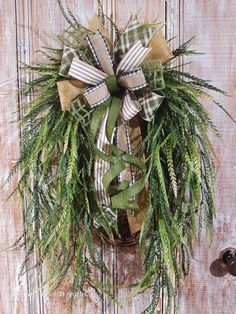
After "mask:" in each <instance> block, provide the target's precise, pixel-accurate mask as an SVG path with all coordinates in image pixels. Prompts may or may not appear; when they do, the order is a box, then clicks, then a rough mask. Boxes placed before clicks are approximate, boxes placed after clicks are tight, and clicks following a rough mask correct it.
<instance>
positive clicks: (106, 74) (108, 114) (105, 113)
mask: <svg viewBox="0 0 236 314" xmlns="http://www.w3.org/2000/svg"><path fill="white" fill-rule="evenodd" d="M138 23H139V22H138ZM139 26H140V27H141V25H140V23H139V24H138V25H137V20H133V21H131V22H130V24H129V25H128V27H127V28H126V30H125V32H124V33H123V35H122V36H121V38H120V43H118V45H117V47H116V48H115V51H114V53H115V54H118V55H119V57H120V56H122V58H121V60H120V62H119V64H118V65H117V67H116V70H114V67H115V65H114V62H113V59H112V56H111V54H110V51H109V48H108V45H107V42H106V40H105V38H104V37H103V35H102V33H101V32H100V31H97V32H96V33H95V34H94V35H88V36H87V37H86V39H87V42H88V44H89V47H90V49H91V52H92V54H93V56H94V59H95V61H96V65H97V68H95V67H94V66H91V65H89V64H87V63H85V62H83V61H82V60H80V59H79V56H78V55H75V53H74V51H73V52H72V51H68V48H67V47H66V53H67V56H66V57H68V53H70V55H71V53H72V54H74V56H73V61H72V63H71V66H70V68H69V72H68V68H67V69H66V71H67V72H68V74H69V75H70V76H72V77H73V78H75V79H78V80H80V81H82V82H84V83H87V84H88V85H90V86H89V87H87V88H85V89H84V91H83V95H84V97H85V98H86V100H87V101H88V103H89V105H90V106H91V107H96V108H95V110H94V113H93V117H92V121H91V133H92V135H93V137H94V139H95V138H96V141H97V142H96V149H95V150H96V153H97V157H96V159H95V165H94V176H95V189H96V192H97V198H98V203H99V204H100V205H101V206H103V207H106V208H122V209H128V208H130V209H135V208H138V206H137V204H136V203H135V202H134V197H135V195H136V194H137V193H139V192H140V191H141V190H142V189H143V187H144V186H145V183H146V178H147V170H146V166H145V163H144V162H143V161H142V160H139V159H138V158H136V157H135V156H133V155H132V151H131V149H132V148H131V147H130V145H128V154H127V153H125V152H124V151H122V150H120V149H119V148H118V147H117V146H115V145H113V139H114V135H115V129H116V125H117V120H118V116H119V115H121V116H122V117H123V118H124V120H125V121H129V120H130V119H132V118H133V117H134V116H135V115H136V114H137V113H139V114H140V116H141V117H142V118H143V119H145V120H147V121H150V120H151V119H152V118H153V116H154V113H155V111H156V109H157V108H158V107H159V106H160V103H161V101H162V100H163V96H160V95H157V94H155V93H152V92H151V91H149V90H148V89H144V88H145V87H146V86H147V83H146V80H145V77H144V74H143V71H142V68H141V67H140V64H141V63H142V62H143V60H144V59H145V58H146V56H147V55H148V53H149V51H150V49H149V48H145V47H144V46H143V44H144V45H145V46H146V45H147V43H148V41H149V40H150V38H151V36H152V34H153V30H152V32H151V31H150V29H148V28H147V30H148V31H147V33H145V32H144V29H142V31H141V30H140V27H139ZM130 34H132V35H134V34H136V36H135V37H136V38H135V39H136V41H135V43H134V44H133V45H132V44H131V43H132V40H131V41H130V40H127V38H129V36H130ZM141 35H142V36H141ZM127 36H128V37H127ZM126 37H127V38H126ZM63 69H65V65H64V64H63V67H62V70H63ZM61 74H62V73H61ZM64 74H65V73H64ZM137 90H140V91H141V90H142V93H140V96H139V97H137V96H136V95H135V91H137ZM126 123H128V122H126ZM118 127H119V126H118ZM125 136H126V139H127V142H129V134H128V132H126V134H125ZM127 164H130V165H133V166H136V167H138V168H139V169H140V170H141V171H142V173H143V177H142V178H141V179H139V180H138V181H137V182H134V181H135V180H134V178H133V175H132V176H131V178H132V185H131V186H130V182H127V181H125V180H123V181H121V173H122V171H123V170H124V169H125V168H126V165H127ZM131 169H132V168H131ZM117 178H118V181H121V182H119V183H120V184H114V179H117Z"/></svg>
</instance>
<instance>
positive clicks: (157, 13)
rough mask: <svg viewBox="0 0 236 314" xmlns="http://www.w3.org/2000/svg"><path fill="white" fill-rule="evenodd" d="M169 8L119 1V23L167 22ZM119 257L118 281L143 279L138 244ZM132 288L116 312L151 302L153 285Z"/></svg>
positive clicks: (155, 2) (149, 1) (122, 292)
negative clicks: (137, 20)
mask: <svg viewBox="0 0 236 314" xmlns="http://www.w3.org/2000/svg"><path fill="white" fill-rule="evenodd" d="M165 9H166V7H165V1H160V0H146V1H127V0H122V1H120V0H119V1H116V2H115V20H116V23H117V24H118V26H119V27H124V26H125V24H126V23H127V22H128V20H129V18H130V15H132V14H136V13H138V12H139V14H138V17H139V18H140V21H149V22H150V21H152V20H154V19H156V18H158V20H159V21H162V22H165ZM116 260H117V262H116V263H117V264H116V265H115V274H116V283H117V284H118V285H120V286H125V285H129V284H131V283H135V282H138V281H139V278H140V274H141V271H142V267H141V264H142V262H141V258H140V254H139V250H138V246H137V245H134V246H131V247H118V248H117V249H116ZM131 291H132V289H131V288H120V289H118V290H117V292H116V293H117V296H118V300H119V301H120V303H121V304H122V305H123V308H122V309H120V308H119V307H115V313H119V314H121V313H122V314H128V313H132V314H136V313H141V312H142V311H143V310H144V309H145V308H146V307H147V306H148V305H149V303H150V297H151V290H150V289H148V290H146V291H145V293H143V294H142V295H139V296H137V297H135V298H132V297H131ZM157 313H159V311H158V312H157Z"/></svg>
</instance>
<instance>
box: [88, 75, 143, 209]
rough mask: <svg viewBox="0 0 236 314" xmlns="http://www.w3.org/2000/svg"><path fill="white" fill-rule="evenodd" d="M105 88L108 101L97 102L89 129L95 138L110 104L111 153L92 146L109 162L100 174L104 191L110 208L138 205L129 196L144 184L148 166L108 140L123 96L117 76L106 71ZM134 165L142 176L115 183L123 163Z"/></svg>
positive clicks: (124, 166)
mask: <svg viewBox="0 0 236 314" xmlns="http://www.w3.org/2000/svg"><path fill="white" fill-rule="evenodd" d="M106 83H107V86H108V89H109V91H110V93H111V95H112V97H111V98H109V99H108V100H107V101H105V102H104V103H102V104H101V105H100V106H98V107H97V108H96V109H95V110H94V112H93V116H92V120H91V124H90V132H91V135H92V137H93V139H94V140H95V138H96V134H97V131H98V129H99V126H100V124H101V121H102V118H103V116H104V114H105V112H106V111H107V109H108V108H109V112H108V118H107V123H106V137H107V139H108V141H109V143H110V148H111V152H109V153H110V154H109V155H108V154H106V153H103V152H102V151H100V150H99V149H98V148H97V147H96V145H95V144H94V150H95V153H96V154H97V156H98V157H99V158H101V159H103V160H104V161H106V162H108V163H110V164H111V167H110V169H109V170H108V171H107V172H106V173H105V175H104V176H103V179H102V182H103V185H104V188H105V190H106V192H107V193H108V194H109V195H110V197H111V204H112V208H117V209H133V210H135V209H139V206H138V204H137V203H136V202H134V201H131V200H130V199H131V198H132V197H133V196H135V195H136V194H138V193H139V192H140V191H142V189H143V188H144V187H145V184H146V182H147V176H148V174H147V169H146V165H145V163H144V162H143V161H142V160H140V159H138V158H137V157H135V156H133V155H131V154H127V153H126V152H124V151H122V150H121V149H119V148H118V147H116V146H115V145H113V144H112V143H111V139H112V133H113V130H114V128H115V126H116V123H117V119H118V116H119V112H120V109H121V105H122V99H121V97H120V95H119V93H120V90H119V87H118V84H117V80H116V76H115V75H109V76H107V78H106ZM127 164H129V165H133V166H135V167H137V168H138V169H139V170H141V171H142V172H143V177H142V178H141V179H139V180H138V181H136V182H135V183H134V184H133V185H131V186H129V181H127V180H123V181H122V183H121V184H119V185H118V184H114V181H115V179H116V178H117V176H118V175H119V174H120V173H121V172H122V171H123V170H124V169H125V168H126V165H127Z"/></svg>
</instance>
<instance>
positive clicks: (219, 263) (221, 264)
mask: <svg viewBox="0 0 236 314" xmlns="http://www.w3.org/2000/svg"><path fill="white" fill-rule="evenodd" d="M210 272H211V274H212V275H213V276H215V277H222V276H225V275H226V274H227V273H228V274H230V275H232V276H236V249H235V248H232V247H229V248H227V249H224V250H223V251H222V252H221V253H220V255H219V257H218V258H217V259H216V260H214V261H213V262H212V263H211V266H210Z"/></svg>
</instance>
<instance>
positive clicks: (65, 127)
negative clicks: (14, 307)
mask: <svg viewBox="0 0 236 314" xmlns="http://www.w3.org/2000/svg"><path fill="white" fill-rule="evenodd" d="M58 2H59V5H60V8H61V10H62V13H63V15H64V17H65V18H66V20H67V21H68V23H69V28H68V29H66V30H65V34H64V35H63V36H58V39H59V40H60V41H61V43H62V45H63V46H64V48H63V49H54V48H44V50H43V51H42V52H43V54H44V55H45V56H46V57H47V58H48V60H49V62H48V63H43V64H34V65H25V66H24V68H25V69H26V70H27V71H28V72H29V73H30V75H31V78H32V79H31V80H30V81H29V82H26V83H25V85H24V87H23V88H22V89H21V90H20V92H21V93H23V95H25V96H27V97H28V98H30V99H31V100H30V101H28V102H26V103H25V104H24V105H23V106H22V107H21V108H20V113H21V114H20V115H21V119H20V128H21V155H20V158H19V160H18V161H17V163H16V164H15V166H14V167H13V169H12V171H11V173H10V175H9V178H8V180H9V179H10V178H11V177H12V175H14V174H15V172H16V171H17V170H18V169H19V170H20V178H19V181H18V185H17V188H16V191H18V193H19V195H20V197H21V200H22V204H23V207H24V232H23V234H22V236H21V237H20V238H19V239H18V240H17V241H16V242H15V244H14V245H13V246H12V248H14V249H15V248H20V247H22V246H25V245H26V248H27V253H26V256H25V258H24V261H23V264H22V267H21V269H20V273H19V276H22V275H23V274H24V273H25V272H26V271H29V267H28V266H27V264H28V261H29V260H30V259H31V256H32V254H33V253H34V252H37V254H38V258H37V262H36V263H35V264H34V265H33V266H32V267H33V268H35V269H37V270H39V271H41V270H42V267H43V266H44V263H45V262H46V265H47V269H48V274H47V279H46V281H45V282H44V283H43V285H44V284H48V286H49V291H50V292H53V291H54V290H55V289H56V288H57V287H58V286H59V285H60V284H61V282H62V281H63V279H64V278H65V276H66V275H67V274H68V272H69V270H70V274H71V276H72V278H73V284H72V292H73V293H72V294H71V300H70V304H71V308H72V305H73V295H74V293H75V292H77V291H78V290H79V291H80V292H82V293H84V288H85V284H86V285H87V284H89V285H90V286H91V287H93V288H94V289H95V290H96V291H97V292H98V293H99V294H102V293H105V294H107V295H108V296H110V297H111V298H112V299H113V300H114V301H115V302H116V301H117V300H115V298H114V296H113V295H112V289H113V287H112V283H110V284H109V282H108V283H106V284H103V283H101V282H99V281H97V280H96V279H94V278H92V276H91V268H92V267H95V268H97V269H98V270H100V271H101V272H102V273H104V274H107V276H108V278H111V274H110V273H109V270H108V267H107V265H106V264H105V263H104V261H103V259H102V256H101V255H100V253H99V252H98V250H97V249H96V247H95V246H94V245H93V242H92V237H93V234H94V233H95V234H96V235H98V236H100V238H101V239H102V241H109V242H110V243H112V245H132V244H133V243H136V242H138V244H139V248H140V254H141V256H142V261H143V273H142V275H141V279H140V281H139V283H137V284H134V286H135V287H134V289H133V292H132V295H133V296H134V295H138V294H140V293H142V292H143V291H144V290H145V289H146V288H150V287H151V288H152V298H151V303H150V305H149V306H148V308H147V309H146V310H145V311H144V312H143V313H154V312H155V309H156V307H157V306H158V302H159V299H160V290H161V288H163V289H165V291H166V294H167V310H166V311H167V313H168V312H169V311H170V308H171V304H172V301H173V300H175V297H176V294H177V291H178V287H179V284H180V281H181V280H182V279H183V278H184V277H185V276H187V275H188V273H189V267H190V266H189V261H190V256H193V248H192V244H193V241H195V240H197V239H199V238H200V234H201V231H202V229H203V227H205V228H206V230H207V231H208V234H209V235H210V239H211V238H212V236H213V218H214V216H215V205H214V181H215V169H214V150H213V147H212V144H211V142H210V140H209V137H208V134H209V131H212V132H213V133H214V134H216V135H217V136H220V134H219V132H218V130H217V128H216V126H215V125H214V123H213V122H212V121H211V118H210V117H209V114H208V112H207V110H206V109H205V108H204V106H203V105H202V103H201V102H200V99H201V98H202V97H203V98H206V97H207V98H208V99H210V100H212V101H213V103H214V104H216V105H218V106H219V107H220V108H221V109H222V110H223V111H224V112H226V113H227V114H228V115H229V116H230V114H229V113H228V112H227V111H226V110H225V109H224V108H223V107H222V106H221V105H220V104H218V103H217V102H215V101H214V100H213V99H212V97H211V96H209V95H208V94H207V90H210V91H215V92H218V93H221V94H223V95H225V92H224V91H222V90H220V89H219V88H217V87H214V86H213V85H211V83H210V82H209V81H206V80H203V79H199V78H198V77H196V76H194V75H192V74H191V73H188V72H184V71H182V70H181V69H182V65H181V64H179V63H180V62H179V60H181V58H182V57H183V56H190V55H197V54H198V53H197V52H196V51H194V50H191V49H190V44H191V40H192V39H190V40H189V41H187V42H185V43H184V44H182V45H181V46H180V47H179V48H177V49H175V50H173V51H170V49H169V47H168V45H167V42H166V41H165V40H164V38H162V37H161V35H160V32H159V30H160V24H157V23H156V22H152V23H148V24H140V22H139V21H138V20H137V16H132V17H131V18H130V21H129V22H128V24H127V26H126V28H125V29H124V30H123V31H121V30H119V29H118V27H117V26H116V24H115V23H114V21H113V20H112V19H111V18H109V17H106V18H107V19H108V20H109V22H110V23H111V25H112V29H113V32H111V33H112V34H114V36H113V38H112V37H110V38H109V37H108V35H107V36H106V34H108V33H106V32H105V27H104V21H105V15H104V13H103V10H102V8H101V7H100V12H99V17H95V20H93V23H94V21H95V22H96V23H95V24H96V27H98V25H100V27H99V32H98V33H97V36H100V37H101V40H102V41H103V42H104V45H105V44H106V49H107V51H108V52H109V49H110V47H111V48H112V47H113V48H114V49H113V50H111V51H113V54H112V57H111V58H112V60H111V62H114V66H115V67H116V66H117V65H118V64H119V62H120V60H121V57H122V55H124V54H125V53H126V52H127V51H128V50H129V49H128V48H130V47H132V46H133V45H135V43H136V42H137V41H138V40H139V41H140V42H141V44H142V49H146V48H143V47H146V46H149V45H150V43H151V40H152V39H153V37H154V36H156V35H157V37H158V36H159V37H158V38H157V40H158V43H161V44H162V48H163V47H164V48H163V49H164V50H163V51H164V57H163V54H161V53H159V52H158V49H156V48H155V47H154V48H153V50H154V52H156V55H155V53H154V57H152V58H149V59H148V60H147V59H145V60H144V61H143V62H142V64H141V67H139V68H138V70H135V71H131V73H128V75H131V76H132V75H137V76H138V75H139V74H140V73H142V75H143V76H144V78H145V82H146V83H145V86H143V87H141V88H139V89H138V90H135V89H134V90H133V91H131V96H130V97H131V98H132V97H134V99H133V100H132V101H139V100H140V99H142V101H143V103H144V107H145V104H146V105H147V104H148V105H150V106H152V101H153V102H154V103H155V108H154V109H153V112H152V117H151V119H146V121H145V120H143V119H142V118H141V117H140V116H139V117H138V115H135V117H134V118H133V119H135V121H136V122H135V123H138V125H139V127H140V128H141V135H140V136H139V144H138V145H139V148H141V157H140V154H139V157H140V158H138V157H137V156H133V155H132V153H130V152H129V151H128V152H127V151H126V152H125V151H122V149H119V148H118V146H117V143H118V142H117V141H118V140H119V132H118V130H119V127H117V125H118V124H119V123H123V125H124V126H126V128H127V127H128V132H129V131H130V129H129V128H131V127H132V121H133V120H132V119H131V120H130V121H129V122H128V123H127V122H124V121H123V122H122V121H120V120H119V119H120V117H118V113H119V110H117V113H116V114H115V118H114V116H113V120H112V119H111V121H112V122H111V124H110V125H108V124H109V123H108V122H107V125H108V127H107V128H108V129H111V130H110V134H108V133H109V130H108V131H107V130H106V135H107V136H110V144H109V145H110V146H109V149H110V148H112V149H111V150H110V151H111V152H110V155H109V154H108V155H106V156H109V157H111V158H114V160H116V161H117V160H118V161H120V160H122V161H123V163H124V164H125V167H126V168H125V169H124V167H123V168H122V167H121V168H119V169H118V171H117V172H115V174H114V173H113V176H112V177H111V178H110V179H109V180H108V184H107V190H106V192H107V193H108V194H109V195H110V196H111V197H113V196H117V195H119V193H122V192H125V191H127V190H128V191H130V189H132V186H134V185H135V184H136V183H137V182H138V181H137V180H136V182H132V184H130V182H128V184H127V180H124V181H125V183H123V184H122V182H121V181H122V178H121V177H120V173H121V172H122V171H127V165H129V166H130V168H129V171H131V173H135V168H138V175H139V176H140V174H141V181H142V180H143V178H145V180H143V181H142V186H141V188H140V189H139V190H135V191H133V193H131V194H129V193H128V195H129V200H128V202H127V203H126V204H125V206H124V205H122V204H121V206H120V207H122V206H123V208H117V207H115V208H110V209H109V208H104V207H103V206H101V205H100V204H99V202H98V200H97V191H96V189H95V179H94V180H92V178H94V167H95V166H94V165H95V159H96V158H97V156H98V155H99V153H100V155H99V158H100V159H101V160H102V158H104V156H103V155H102V154H101V151H100V152H99V149H98V148H97V147H96V141H95V139H96V134H97V131H98V127H99V124H101V121H102V114H104V112H105V110H107V108H108V107H107V106H109V105H111V104H113V102H112V99H115V97H117V98H116V99H118V100H119V97H120V96H119V95H120V94H122V93H124V91H119V89H117V81H116V80H114V81H112V79H114V75H113V76H109V79H110V81H109V80H107V79H106V80H105V81H106V84H107V86H108V87H109V91H110V92H111V94H112V93H113V94H112V97H111V96H108V99H106V100H105V101H104V100H103V101H104V102H103V103H102V104H100V105H99V106H97V105H96V106H94V107H91V106H89V105H88V101H87V99H86V93H90V92H91V87H90V89H89V88H86V89H85V90H82V88H84V85H83V84H81V82H79V81H78V80H77V83H79V85H78V84H77V86H75V85H76V84H74V85H73V84H71V82H72V83H73V82H74V83H75V81H76V80H72V77H71V76H70V75H68V72H69V68H70V67H71V64H72V63H73V62H74V61H73V60H74V59H76V58H77V60H78V59H79V60H80V61H83V62H85V63H87V64H89V65H90V66H93V67H96V68H98V66H97V65H98V63H99V60H96V51H95V53H94V51H93V49H92V48H94V47H93V43H92V42H90V41H89V39H91V38H93V36H95V35H96V33H95V34H94V31H92V30H91V28H90V29H89V28H88V29H87V28H85V27H84V26H83V25H81V24H80V23H79V22H78V20H77V19H76V18H75V17H74V16H73V14H72V13H71V11H70V10H69V8H63V7H62V4H61V2H60V1H59V0H58ZM127 30H128V31H127ZM127 34H128V35H127ZM155 34H156V35H155ZM87 35H88V37H87V39H88V40H87V41H86V40H85V37H86V36H87ZM127 40H128V46H127ZM107 43H108V44H107ZM119 43H122V45H121V44H119ZM109 46H110V47H109ZM122 49H123V50H122ZM143 51H144V50H143ZM163 51H162V53H163ZM158 53H159V58H158ZM166 53H167V58H166V57H165V54H166ZM76 56H77V57H76ZM162 57H163V58H162ZM97 61H98V62H97ZM83 64H84V63H83ZM100 68H101V67H100ZM89 69H90V68H89ZM120 79H122V75H121V77H120ZM118 82H119V81H118ZM60 83H62V85H60ZM64 84H71V85H73V86H74V87H75V92H76V89H78V88H79V90H80V91H81V90H82V92H80V93H79V95H77V96H76V97H75V96H74V97H73V99H71V96H70V97H69V99H68V97H67V95H65V94H66V92H67V90H68V86H69V85H64ZM102 84H103V86H104V83H102ZM114 84H115V85H114ZM114 86H115V87H114ZM70 87H71V88H72V95H74V94H73V87H72V86H70ZM97 88H98V87H97ZM93 91H94V90H93V88H92V92H93ZM114 91H115V92H114ZM77 92H78V90H77ZM128 92H130V90H129V89H128ZM148 93H149V94H148ZM147 94H148V95H149V96H150V95H151V96H152V97H153V98H152V99H151V100H150V97H149V96H147ZM114 95H115V96H114ZM63 97H64V98H63ZM145 97H146V98H145ZM147 99H148V101H147ZM118 102H119V101H117V103H118ZM140 102H141V100H140ZM119 103H120V102H119ZM63 104H65V106H66V108H63ZM104 104H105V105H104ZM117 106H118V105H117ZM104 107H106V108H105V109H104ZM113 107H114V108H115V105H114V106H113V105H112V106H110V109H109V110H111V111H112V110H113ZM144 107H143V109H142V110H144V109H145V108H144ZM99 108H100V109H99ZM101 108H103V111H102V109H101ZM117 108H118V109H119V108H120V107H119V106H118V107H117ZM62 109H63V110H62ZM99 112H100V113H99ZM101 112H102V113H101ZM99 114H100V116H99ZM143 114H147V112H146V113H143ZM99 117H100V118H99ZM103 117H104V116H103ZM230 118H231V119H233V118H232V117H231V116H230ZM96 119H97V120H96ZM114 121H115V123H114ZM94 123H95V124H96V126H94ZM134 129H135V126H134ZM126 131H127V129H126ZM112 132H113V134H114V133H115V136H113V138H112V137H111V134H112ZM93 133H94V134H93ZM125 134H126V135H127V133H125ZM123 139H124V137H121V140H123ZM140 139H141V141H140ZM131 144H132V143H131ZM131 146H132V145H131ZM116 148H117V149H116ZM103 154H104V152H103ZM130 156H132V157H133V159H132V158H131V159H132V160H131V161H130V159H129V158H130ZM107 158H108V157H107ZM122 158H123V159H122ZM108 159H109V158H108ZM108 161H109V162H111V167H112V166H114V165H113V164H112V161H111V159H109V160H108ZM138 162H140V164H141V166H140V167H139V165H140V164H139V163H138ZM114 164H115V165H116V163H114ZM120 169H121V170H120ZM142 171H143V172H142ZM142 190H146V191H148V193H147V194H148V198H145V200H146V202H149V203H148V204H144V205H143V207H142V206H141V207H137V204H136V203H135V199H136V198H137V195H139V193H140V192H142ZM14 192H15V191H14ZM14 192H13V193H14ZM131 192H132V191H131ZM13 193H12V194H13ZM122 195H124V194H122ZM120 200H121V199H119V201H120ZM118 205H119V204H118ZM128 218H130V220H129V219H128ZM132 218H133V219H134V220H132ZM132 230H133V231H132ZM177 251H178V257H176V252H177ZM174 304H175V305H176V302H174Z"/></svg>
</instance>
